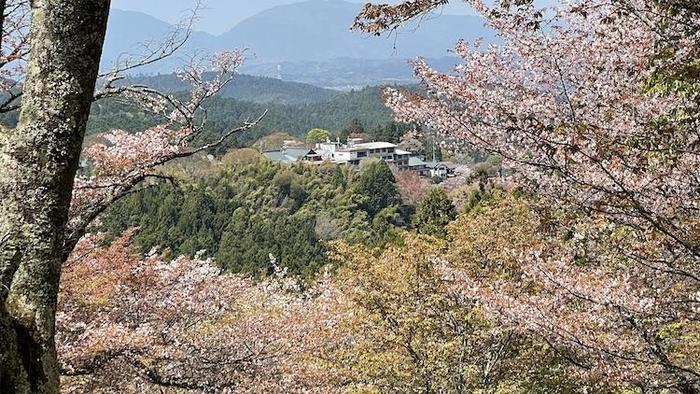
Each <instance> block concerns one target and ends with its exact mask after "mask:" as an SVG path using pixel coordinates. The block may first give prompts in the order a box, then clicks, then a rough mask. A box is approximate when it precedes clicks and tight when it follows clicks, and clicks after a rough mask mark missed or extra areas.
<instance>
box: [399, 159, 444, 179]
mask: <svg viewBox="0 0 700 394" xmlns="http://www.w3.org/2000/svg"><path fill="white" fill-rule="evenodd" d="M408 168H409V169H410V170H411V171H415V172H417V173H418V174H419V175H421V176H426V177H432V178H442V179H447V178H450V177H452V176H454V175H455V166H454V165H452V164H450V163H444V162H440V163H438V162H426V161H424V160H423V159H421V158H419V157H411V158H410V159H409V161H408Z"/></svg>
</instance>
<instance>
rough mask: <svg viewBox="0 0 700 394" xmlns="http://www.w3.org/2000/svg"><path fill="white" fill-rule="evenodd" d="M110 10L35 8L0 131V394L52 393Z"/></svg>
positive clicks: (67, 0) (88, 1)
mask: <svg viewBox="0 0 700 394" xmlns="http://www.w3.org/2000/svg"><path fill="white" fill-rule="evenodd" d="M109 5H110V0H33V1H32V26H31V45H32V46H31V55H30V60H29V65H28V70H27V79H26V83H25V86H24V95H23V98H22V109H21V112H20V121H19V125H18V126H17V129H15V130H7V129H3V130H1V131H0V392H1V393H57V392H58V391H59V374H58V363H57V358H56V347H55V339H54V334H55V314H56V299H57V293H58V283H59V276H60V268H61V251H62V245H63V237H64V231H65V227H66V221H67V218H68V208H69V206H70V200H71V194H72V189H73V178H74V176H75V172H76V170H77V167H78V162H79V157H80V152H81V146H82V142H83V136H84V132H85V126H86V123H87V118H88V114H89V109H90V103H91V101H92V97H93V94H94V90H95V81H96V78H97V73H98V70H99V62H100V57H101V53H102V44H103V41H104V35H105V30H106V25H107V15H108V13H109Z"/></svg>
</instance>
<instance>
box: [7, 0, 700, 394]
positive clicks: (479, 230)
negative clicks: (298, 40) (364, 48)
mask: <svg viewBox="0 0 700 394" xmlns="http://www.w3.org/2000/svg"><path fill="white" fill-rule="evenodd" d="M447 3H448V1H447V0H410V1H399V2H393V3H392V4H381V3H367V4H365V5H363V6H361V8H360V11H359V13H358V15H357V17H356V19H355V20H354V21H348V23H349V24H352V30H353V31H355V32H357V34H364V35H365V37H366V38H367V39H368V40H369V39H372V37H373V36H379V37H380V38H387V37H389V38H390V37H392V35H393V34H394V33H396V32H397V29H400V28H401V26H405V25H406V24H407V23H412V22H420V21H421V20H424V18H440V17H441V16H440V11H441V10H442V9H443V7H444V6H445V5H446V4H447ZM464 3H466V4H465V6H468V7H469V8H468V11H469V12H473V13H475V14H478V15H479V16H480V17H481V18H482V19H483V21H484V23H485V24H486V25H487V26H488V28H490V29H492V30H493V31H494V32H496V33H497V35H498V41H497V42H496V43H489V44H488V45H485V44H484V45H482V44H481V43H480V42H471V43H468V42H466V41H459V42H457V43H456V45H455V47H454V48H453V52H452V53H453V54H454V56H456V59H457V60H458V63H459V64H458V65H457V66H456V67H455V68H454V69H453V70H452V71H450V72H445V71H439V70H437V69H436V68H434V67H433V65H431V64H430V62H429V61H428V60H426V59H423V58H417V59H414V60H413V61H412V62H411V66H412V67H413V72H414V75H415V78H416V80H417V81H418V87H416V86H381V87H379V86H378V87H368V88H365V89H362V90H357V91H351V92H346V93H333V92H328V91H326V90H325V89H322V88H314V87H311V86H309V85H303V84H292V85H288V84H285V83H284V82H282V81H274V80H269V79H264V78H262V79H258V78H254V77H242V78H240V83H239V85H236V84H235V82H234V81H235V80H236V79H237V78H239V77H241V75H240V72H239V71H240V69H241V67H242V66H243V65H244V64H245V62H246V60H247V58H246V56H247V51H246V50H245V49H239V50H230V51H224V52H221V53H218V54H215V55H212V56H206V57H204V58H202V59H197V60H193V61H191V62H189V63H187V64H185V65H184V66H183V68H182V70H179V71H178V72H176V73H175V74H174V76H160V77H153V78H146V77H138V78H137V77H134V76H133V75H135V71H134V70H138V68H139V67H140V66H148V65H150V64H152V63H154V62H158V61H161V60H163V59H168V58H170V57H172V56H177V54H178V50H179V49H180V48H181V47H182V46H183V45H184V42H186V41H187V40H189V39H190V37H191V36H192V30H191V29H192V24H193V23H194V22H193V21H194V20H196V15H197V13H196V12H197V9H196V7H195V10H194V12H193V14H192V15H191V16H186V17H185V19H184V22H183V23H181V24H180V25H177V27H176V30H175V31H174V32H173V33H172V35H171V36H168V37H166V39H165V40H164V41H163V42H161V43H156V44H155V45H156V46H155V47H149V49H150V50H149V51H147V53H146V54H145V55H144V57H141V58H136V59H129V60H128V61H125V62H123V63H121V64H116V65H115V68H114V69H113V70H111V71H106V72H105V71H102V70H101V69H100V57H101V52H102V47H103V44H104V41H105V32H106V29H107V21H108V17H109V13H110V1H108V0H41V1H31V2H27V1H24V0H7V1H2V0H0V10H2V11H3V18H2V21H3V25H2V27H1V28H0V32H1V34H2V44H3V45H2V48H1V51H2V59H0V60H2V61H0V70H2V72H3V73H2V77H3V78H1V79H0V85H1V87H2V90H3V94H2V95H0V113H2V114H3V117H2V119H1V121H2V128H0V393H5V392H7V393H22V394H24V393H39V394H57V393H61V392H64V393H112V392H118V393H122V392H123V393H178V394H179V393H357V394H360V393H425V394H432V393H478V394H502V393H523V394H526V393H581V394H590V393H611V394H648V393H659V394H697V393H699V392H700V6H699V5H698V3H697V1H695V0H674V1H662V0H576V1H558V0H553V1H550V2H544V3H543V2H539V1H531V0H517V1H509V0H503V1H480V0H466V1H465V2H464ZM309 4H313V2H310V3H309ZM418 28H420V26H419V27H418ZM173 78H177V79H180V80H181V82H176V81H174V80H173ZM151 83H153V84H155V85H157V86H149V85H148V84H151ZM158 84H160V85H158ZM236 86H238V89H240V95H236V94H234V93H232V92H233V90H235V88H236ZM258 86H259V87H262V86H266V87H267V88H265V89H269V90H265V91H262V92H261V91H258V88H257V87H258ZM182 87H186V89H184V90H182ZM353 136H362V137H364V138H366V139H367V140H385V141H389V142H393V143H396V144H398V145H399V146H400V147H406V146H414V147H415V149H414V151H415V152H417V153H421V154H424V155H428V154H430V153H431V152H435V155H436V156H437V155H438V154H439V155H441V156H444V158H445V159H446V160H451V161H454V162H459V163H461V164H462V165H463V166H464V167H465V168H466V171H465V172H464V173H462V174H461V175H460V176H455V177H452V178H448V179H444V180H441V181H439V182H438V181H437V180H435V179H431V178H427V177H422V176H419V175H418V173H417V172H415V171H410V170H400V169H399V168H397V167H396V166H394V165H393V164H391V160H389V159H386V161H385V160H382V159H379V158H373V159H366V160H362V161H361V163H360V164H359V165H357V166H352V165H338V164H334V163H332V162H323V161H321V162H314V161H306V162H305V161H303V160H302V161H300V162H297V163H293V164H285V165H282V164H277V163H274V162H272V161H268V160H266V159H265V158H264V156H263V155H261V152H260V151H261V150H265V149H266V148H268V147H271V146H273V145H275V144H279V143H280V142H281V141H283V140H284V139H286V138H288V137H291V138H294V139H296V140H298V142H299V143H301V144H303V143H307V144H312V143H313V142H315V141H317V140H322V139H324V138H325V137H338V138H339V139H347V138H349V137H353ZM349 149H351V148H349ZM436 158H437V157H436Z"/></svg>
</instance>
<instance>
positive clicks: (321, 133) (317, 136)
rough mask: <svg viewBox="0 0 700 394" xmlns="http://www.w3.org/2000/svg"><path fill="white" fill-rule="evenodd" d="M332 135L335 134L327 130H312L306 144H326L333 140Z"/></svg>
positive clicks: (307, 134)
mask: <svg viewBox="0 0 700 394" xmlns="http://www.w3.org/2000/svg"><path fill="white" fill-rule="evenodd" d="M332 135H333V133H331V132H330V131H328V130H325V129H319V128H315V129H311V130H309V131H308V132H307V133H306V142H308V143H310V144H312V143H316V142H324V141H326V140H327V139H329V138H331V136H332Z"/></svg>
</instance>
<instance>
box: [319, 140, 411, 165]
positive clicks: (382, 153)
mask: <svg viewBox="0 0 700 394" xmlns="http://www.w3.org/2000/svg"><path fill="white" fill-rule="evenodd" d="M359 141H360V140H357V139H351V140H348V143H347V145H343V144H341V143H340V142H339V141H336V142H330V141H326V142H322V143H320V144H316V149H315V150H316V152H317V153H318V154H320V155H321V156H322V157H323V158H324V159H325V160H330V161H332V162H334V163H338V164H347V165H358V164H360V162H361V161H362V160H365V159H370V158H376V159H381V160H384V161H386V162H387V163H389V164H393V165H395V166H397V167H399V168H401V169H404V168H408V159H409V158H410V157H411V152H408V151H405V150H401V149H397V145H395V144H392V143H389V142H366V143H361V142H359Z"/></svg>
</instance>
